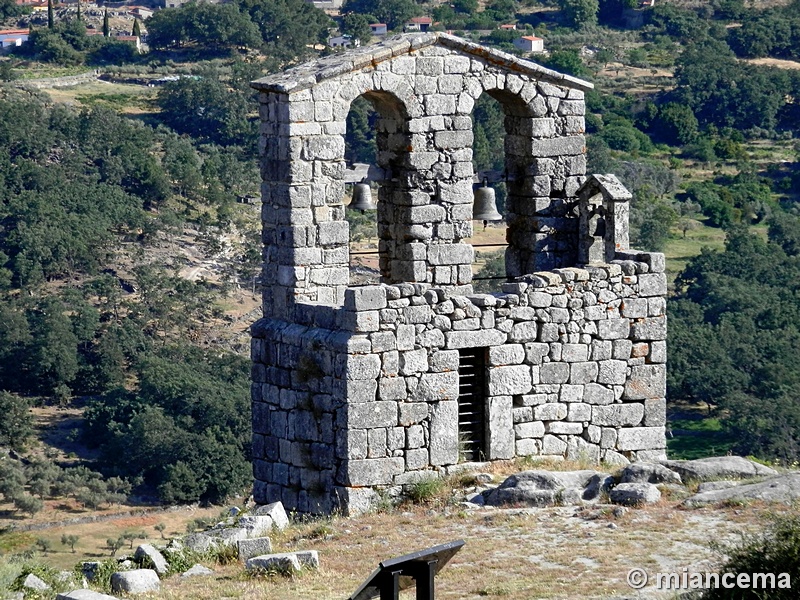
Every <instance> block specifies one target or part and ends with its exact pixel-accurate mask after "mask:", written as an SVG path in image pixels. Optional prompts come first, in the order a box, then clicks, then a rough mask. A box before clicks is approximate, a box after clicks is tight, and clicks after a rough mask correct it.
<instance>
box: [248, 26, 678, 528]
mask: <svg viewBox="0 0 800 600" xmlns="http://www.w3.org/2000/svg"><path fill="white" fill-rule="evenodd" d="M253 86H254V87H255V88H256V89H257V90H259V92H260V95H259V97H260V111H261V151H262V176H263V186H262V200H263V205H262V220H263V244H264V271H263V281H264V318H263V319H261V320H260V321H258V322H257V323H256V324H255V325H254V326H253V328H252V335H253V343H252V359H253V386H252V396H253V397H252V400H253V404H252V406H253V467H254V475H255V491H254V493H255V498H256V501H257V502H260V503H267V502H272V501H276V500H281V501H282V502H283V503H284V505H285V506H286V507H287V508H289V509H295V510H298V511H301V512H329V511H331V510H334V509H337V508H338V509H341V510H344V511H350V512H354V511H358V510H362V509H363V508H365V507H367V506H368V505H369V503H370V502H372V501H374V500H375V498H376V497H377V493H376V490H381V489H384V490H388V491H392V490H396V489H397V488H398V486H402V485H406V484H409V483H413V482H415V481H418V480H419V479H420V478H425V477H431V476H434V475H437V474H441V473H447V472H448V471H450V470H452V469H453V468H454V467H455V466H456V465H458V464H459V463H462V462H467V461H484V460H495V459H509V458H513V457H515V456H524V455H556V456H567V457H573V458H578V457H586V458H588V459H590V460H593V461H601V460H605V461H608V462H615V463H621V462H626V461H627V460H636V459H644V458H646V459H654V458H660V457H663V456H664V448H665V435H664V423H665V379H666V371H665V361H666V342H665V339H666V316H665V295H666V277H665V274H664V257H663V255H661V254H658V253H646V252H637V251H633V250H629V249H628V233H627V226H628V223H627V220H628V201H629V199H630V194H629V193H628V192H627V190H625V188H623V187H622V186H621V185H620V184H619V182H618V181H617V180H616V178H614V177H613V176H606V175H594V176H590V177H587V176H586V174H585V171H586V157H585V139H584V110H585V107H584V92H585V91H586V90H589V89H591V87H592V86H591V84H589V83H587V82H585V81H582V80H580V79H576V78H574V77H570V76H567V75H562V74H560V73H556V72H554V71H551V70H549V69H545V68H543V67H541V66H539V65H536V64H533V63H531V62H528V61H525V60H520V59H518V58H516V57H513V56H510V55H508V54H505V53H502V52H499V51H495V50H491V49H488V48H484V47H482V46H479V45H476V44H473V43H470V42H467V41H465V40H462V39H459V38H457V37H453V36H450V35H445V34H440V33H427V34H416V35H407V36H399V37H396V38H392V39H389V40H387V41H385V42H384V43H382V44H379V45H374V46H368V47H364V48H360V49H356V50H352V51H348V52H345V53H343V54H339V55H336V56H332V57H327V58H323V59H320V60H317V61H314V62H311V63H308V64H305V65H302V66H299V67H297V68H294V69H292V70H290V71H288V72H285V73H282V74H279V75H274V76H269V77H265V78H263V79H259V80H258V81H255V82H254V83H253ZM484 93H486V94H489V95H490V96H491V97H493V98H495V99H496V100H497V101H498V102H499V103H500V105H501V106H502V108H503V111H504V113H505V129H506V136H505V165H506V181H507V185H508V199H507V217H506V221H507V225H508V233H507V242H508V247H507V250H506V270H507V275H508V279H507V282H506V283H500V282H498V286H497V292H496V293H493V294H475V293H473V290H472V286H471V279H472V263H473V259H474V250H473V248H472V246H470V244H469V243H467V242H465V240H466V239H467V238H469V237H470V236H471V235H472V226H473V224H472V202H473V177H474V169H473V164H472V149H471V146H472V140H473V137H472V121H471V116H470V115H471V113H472V110H473V107H474V104H475V101H476V100H477V99H478V98H479V97H480V96H481V94H484ZM360 96H361V97H364V98H366V99H367V100H369V101H370V102H371V103H372V105H373V106H374V108H375V109H376V111H377V113H378V114H379V122H378V126H377V132H376V134H377V143H378V150H379V152H378V155H379V156H378V162H379V165H378V166H379V167H380V168H381V169H382V172H383V174H384V175H383V179H382V180H381V181H379V182H378V183H379V185H380V191H379V198H378V209H377V220H378V235H379V253H380V274H381V282H382V283H381V284H379V285H371V286H362V287H356V286H350V285H349V232H348V223H347V221H346V220H345V207H344V196H345V186H344V181H343V177H344V172H345V161H344V152H345V142H344V133H345V120H346V116H347V114H348V111H349V109H350V105H351V103H352V102H353V100H355V99H356V98H358V97H360Z"/></svg>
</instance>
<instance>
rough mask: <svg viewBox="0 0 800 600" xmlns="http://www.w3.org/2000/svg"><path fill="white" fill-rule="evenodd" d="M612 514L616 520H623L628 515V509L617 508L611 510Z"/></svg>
mask: <svg viewBox="0 0 800 600" xmlns="http://www.w3.org/2000/svg"><path fill="white" fill-rule="evenodd" d="M611 514H612V515H614V518H616V519H621V518H622V517H624V516H625V515H626V514H628V509H627V508H625V507H624V506H615V507H614V508H613V509H611Z"/></svg>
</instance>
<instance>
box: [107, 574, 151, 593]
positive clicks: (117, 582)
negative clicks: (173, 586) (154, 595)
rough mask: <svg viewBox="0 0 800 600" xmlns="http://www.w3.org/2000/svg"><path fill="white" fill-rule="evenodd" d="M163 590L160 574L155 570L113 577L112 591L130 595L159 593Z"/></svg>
mask: <svg viewBox="0 0 800 600" xmlns="http://www.w3.org/2000/svg"><path fill="white" fill-rule="evenodd" d="M160 588H161V582H160V581H159V579H158V573H156V572H155V571H154V570H153V569H134V570H133V571H122V572H117V573H114V574H112V575H111V590H112V591H114V592H125V593H128V594H146V593H147V592H157V591H159V589H160Z"/></svg>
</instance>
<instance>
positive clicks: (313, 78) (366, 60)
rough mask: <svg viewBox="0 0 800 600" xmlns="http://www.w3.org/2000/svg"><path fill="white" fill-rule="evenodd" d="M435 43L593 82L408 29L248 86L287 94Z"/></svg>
mask: <svg viewBox="0 0 800 600" xmlns="http://www.w3.org/2000/svg"><path fill="white" fill-rule="evenodd" d="M434 44H441V45H442V46H444V47H446V48H452V49H454V50H460V51H461V52H463V53H464V54H468V55H472V56H475V57H476V58H481V59H483V60H485V61H486V62H488V63H490V64H493V65H496V66H498V67H500V68H502V69H505V70H506V71H509V72H512V73H520V74H523V75H528V76H530V77H534V78H536V79H538V80H541V81H546V82H548V83H552V84H555V85H561V86H564V87H568V88H573V89H578V90H584V91H588V90H591V89H593V88H594V85H593V84H591V83H589V82H588V81H584V80H583V79H578V78H577V77H573V76H571V75H565V74H564V73H559V72H558V71H553V70H552V69H547V68H545V67H543V66H541V65H537V64H536V63H533V62H531V61H529V60H523V59H521V58H517V57H516V56H514V55H512V54H508V53H506V52H502V51H500V50H495V49H494V48H487V47H486V46H481V45H480V44H475V43H473V42H468V41H467V40H464V39H462V38H459V37H456V36H454V35H449V34H447V33H442V32H428V33H417V34H414V33H411V34H404V35H397V36H393V37H391V38H388V39H386V40H384V41H383V42H381V43H379V44H374V45H370V46H362V47H361V48H353V49H351V50H347V51H345V52H344V53H342V54H337V55H334V56H326V57H324V58H320V59H317V60H314V61H310V62H307V63H304V64H302V65H298V66H296V67H293V68H292V69H289V70H288V71H284V72H282V73H278V74H275V75H268V76H267V77H262V78H261V79H256V80H255V81H253V82H251V83H250V85H251V87H253V88H255V89H257V90H259V91H262V92H278V93H283V94H290V93H293V92H299V91H301V90H305V89H308V88H310V87H312V86H313V85H315V84H317V83H319V82H320V81H323V80H325V79H330V78H331V77H337V76H339V75H344V74H346V73H351V72H353V71H357V70H358V69H362V68H364V67H366V66H369V65H374V64H377V63H380V62H383V61H385V60H389V59H391V58H392V57H395V56H400V55H402V54H407V53H409V52H411V51H413V50H420V49H422V48H426V47H428V46H433V45H434Z"/></svg>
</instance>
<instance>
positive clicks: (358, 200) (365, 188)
mask: <svg viewBox="0 0 800 600" xmlns="http://www.w3.org/2000/svg"><path fill="white" fill-rule="evenodd" d="M349 208H351V209H353V210H360V211H361V212H364V211H365V210H375V209H376V208H378V207H377V206H375V203H374V202H373V201H372V189H371V188H370V187H369V184H368V183H365V182H363V181H362V182H361V183H357V184H355V185H354V186H353V199H352V200H351V201H350V205H349Z"/></svg>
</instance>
